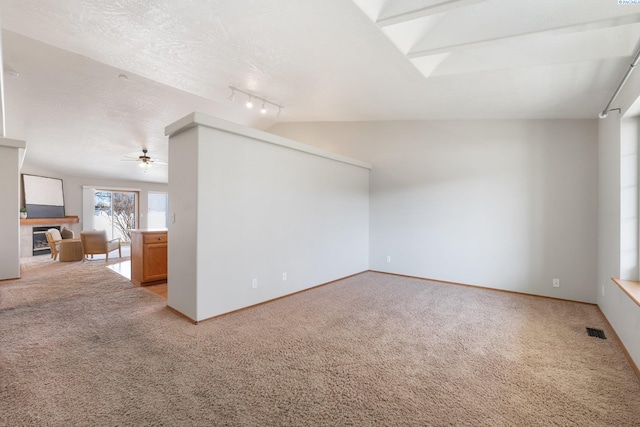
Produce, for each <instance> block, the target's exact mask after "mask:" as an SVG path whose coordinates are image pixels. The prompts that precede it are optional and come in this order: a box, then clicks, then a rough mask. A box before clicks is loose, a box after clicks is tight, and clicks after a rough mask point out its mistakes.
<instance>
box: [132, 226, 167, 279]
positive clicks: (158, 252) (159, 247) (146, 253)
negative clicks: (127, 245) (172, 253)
mask: <svg viewBox="0 0 640 427" xmlns="http://www.w3.org/2000/svg"><path fill="white" fill-rule="evenodd" d="M168 243H169V242H168V236H167V231H166V230H131V281H132V282H133V283H135V284H136V285H139V286H145V285H150V284H152V283H159V282H166V281H167V245H168Z"/></svg>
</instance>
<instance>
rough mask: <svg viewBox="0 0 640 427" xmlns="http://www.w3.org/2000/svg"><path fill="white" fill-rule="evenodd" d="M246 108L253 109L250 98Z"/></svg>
mask: <svg viewBox="0 0 640 427" xmlns="http://www.w3.org/2000/svg"><path fill="white" fill-rule="evenodd" d="M246 105H247V108H253V101H252V99H251V97H249V100H248V101H247V104H246Z"/></svg>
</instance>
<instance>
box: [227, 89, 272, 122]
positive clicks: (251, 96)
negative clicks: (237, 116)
mask: <svg viewBox="0 0 640 427" xmlns="http://www.w3.org/2000/svg"><path fill="white" fill-rule="evenodd" d="M229 89H231V96H229V100H230V101H234V100H235V95H236V92H239V93H243V94H245V95H247V96H248V97H249V99H248V100H247V103H246V104H245V105H246V106H247V108H253V103H254V99H255V100H257V101H262V107H261V108H260V113H261V114H267V104H271V105H273V106H274V107H278V116H280V111H281V110H282V109H283V108H284V107H283V106H282V105H279V104H276V103H275V102H271V101H269V100H268V99H266V98H263V97H261V96H257V95H256V94H254V93H252V92H248V91H246V90H242V89H238V88H237V87H233V86H229Z"/></svg>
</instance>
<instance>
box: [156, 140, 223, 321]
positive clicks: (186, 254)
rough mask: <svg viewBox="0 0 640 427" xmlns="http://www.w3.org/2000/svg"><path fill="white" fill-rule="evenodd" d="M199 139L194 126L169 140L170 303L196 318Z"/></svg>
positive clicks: (176, 308) (168, 286) (168, 300)
mask: <svg viewBox="0 0 640 427" xmlns="http://www.w3.org/2000/svg"><path fill="white" fill-rule="evenodd" d="M198 141H199V138H198V128H197V127H194V128H191V129H188V130H186V131H184V132H182V133H180V134H177V135H174V136H172V137H171V139H170V143H169V159H170V163H169V216H170V219H169V245H168V258H169V259H168V263H169V265H168V278H167V282H168V285H167V304H168V305H169V307H172V308H174V309H175V310H177V311H179V312H180V313H183V314H184V315H186V316H187V317H189V318H191V319H193V320H200V319H199V318H198V305H197V304H198V238H199V235H200V233H199V232H198V161H197V159H198ZM210 261H211V262H213V260H210ZM205 262H206V261H205ZM205 279H206V278H205V277H203V278H202V280H205Z"/></svg>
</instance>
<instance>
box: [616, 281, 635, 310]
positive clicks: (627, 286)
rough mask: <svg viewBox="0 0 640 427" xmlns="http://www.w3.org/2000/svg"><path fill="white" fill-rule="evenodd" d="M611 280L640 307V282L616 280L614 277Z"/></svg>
mask: <svg viewBox="0 0 640 427" xmlns="http://www.w3.org/2000/svg"><path fill="white" fill-rule="evenodd" d="M611 280H613V281H614V282H615V283H616V285H618V286H620V289H622V290H623V291H624V293H625V294H627V295H629V297H630V298H631V299H632V300H633V302H635V303H636V304H638V306H640V282H635V281H633V280H622V279H616V278H614V277H612V278H611Z"/></svg>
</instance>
